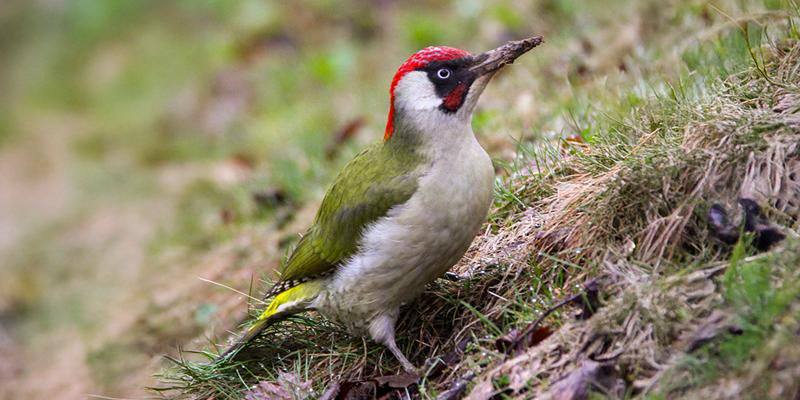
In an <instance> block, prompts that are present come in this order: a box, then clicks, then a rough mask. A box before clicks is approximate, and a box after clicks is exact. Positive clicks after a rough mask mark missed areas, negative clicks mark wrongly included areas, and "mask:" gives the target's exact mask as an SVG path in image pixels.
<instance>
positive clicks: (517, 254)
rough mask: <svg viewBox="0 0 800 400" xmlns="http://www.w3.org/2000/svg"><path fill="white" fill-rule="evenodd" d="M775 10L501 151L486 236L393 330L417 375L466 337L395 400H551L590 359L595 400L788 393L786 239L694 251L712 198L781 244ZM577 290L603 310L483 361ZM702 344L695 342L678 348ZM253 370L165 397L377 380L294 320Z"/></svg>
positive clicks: (780, 87)
mask: <svg viewBox="0 0 800 400" xmlns="http://www.w3.org/2000/svg"><path fill="white" fill-rule="evenodd" d="M786 11H787V13H786V14H783V16H781V13H780V12H776V13H775V14H769V13H760V14H750V15H745V16H743V17H741V19H738V20H736V22H731V23H730V24H729V25H728V26H727V27H720V26H712V27H711V28H709V29H708V31H703V32H702V33H701V34H697V35H699V36H700V37H701V38H703V39H704V40H703V41H701V43H700V44H699V45H687V47H688V48H687V49H685V51H683V52H680V53H679V56H680V61H679V60H678V59H676V58H674V57H671V55H669V54H667V55H662V56H661V57H659V58H657V59H655V60H651V61H652V62H653V63H658V62H659V61H660V62H664V63H668V62H680V63H681V64H682V65H683V66H684V67H685V68H686V69H685V70H683V71H680V72H679V73H678V76H677V77H676V78H673V79H670V80H669V81H668V82H669V83H666V84H665V83H661V82H662V81H660V79H658V78H655V79H654V78H651V77H650V76H649V74H648V73H647V68H648V67H649V66H633V68H635V69H636V68H641V70H638V71H636V72H634V74H636V73H639V74H641V75H640V76H639V78H640V81H639V82H636V83H631V82H630V81H629V80H624V79H623V80H620V81H619V82H614V86H611V84H610V83H609V82H608V81H605V82H602V83H600V84H596V85H597V86H595V85H592V84H588V85H586V86H585V87H582V88H581V89H580V90H576V91H577V93H576V94H575V98H577V100H575V101H576V102H579V101H580V100H581V99H582V98H584V97H583V96H585V98H586V99H593V97H592V95H593V94H594V93H593V92H594V91H610V92H612V94H606V97H605V98H604V100H606V99H614V100H606V101H607V102H608V103H609V106H610V107H604V106H595V105H592V106H589V105H586V104H576V105H572V107H571V108H570V111H572V113H571V114H570V116H571V118H572V119H571V120H570V121H569V122H570V123H571V124H572V126H573V129H576V130H578V132H580V134H581V136H582V137H583V140H584V141H585V142H586V143H585V144H578V145H573V146H571V147H568V148H566V149H560V148H559V147H560V145H559V144H558V143H555V144H550V143H549V142H538V143H532V144H522V145H521V146H522V147H521V149H520V152H519V158H518V159H516V160H514V162H512V163H510V165H509V168H510V171H508V172H509V176H508V177H507V178H506V179H504V180H502V181H501V182H499V183H498V201H497V204H496V208H495V212H494V214H493V215H494V216H493V227H492V229H491V230H488V231H487V233H486V234H484V235H483V236H481V237H480V238H479V239H478V241H477V243H476V245H475V246H474V247H473V250H472V251H471V252H470V253H469V255H468V257H467V259H466V260H465V261H464V262H462V264H461V265H460V266H459V267H458V268H457V269H458V270H459V271H460V272H464V273H467V274H468V276H473V277H472V278H469V279H468V280H467V281H466V282H463V283H457V284H453V283H444V282H439V283H437V284H435V285H433V286H432V287H431V288H430V290H429V292H428V294H427V295H426V298H425V299H423V300H420V301H418V302H417V303H415V304H413V305H412V306H410V308H411V309H412V310H410V311H409V312H408V313H407V314H406V318H405V319H404V320H403V321H402V323H401V329H402V331H403V332H404V335H403V342H404V343H403V344H402V345H403V346H404V347H405V348H406V351H407V352H409V353H410V354H412V358H413V359H414V360H416V362H417V363H418V364H422V363H423V362H426V361H427V362H428V363H429V364H428V366H429V367H430V363H431V362H432V360H436V359H437V357H442V356H443V355H444V354H446V353H447V352H448V351H451V350H453V349H454V348H455V347H457V344H458V343H464V341H465V340H466V341H468V344H467V346H466V348H465V351H464V354H463V358H462V359H461V360H460V361H459V362H456V363H450V364H449V365H448V366H447V367H446V368H445V370H444V371H438V370H437V372H435V373H434V374H432V375H431V376H430V377H428V378H426V379H425V380H424V381H423V383H422V384H421V385H420V387H419V388H416V389H414V390H412V391H411V393H419V395H420V396H421V397H422V398H435V397H436V396H437V395H438V393H440V392H441V391H443V390H445V389H447V388H449V387H450V385H452V384H453V382H454V381H455V380H457V379H458V378H459V377H464V376H470V377H471V376H472V375H476V376H475V377H474V378H471V383H470V389H469V391H468V393H469V397H468V398H474V399H485V398H490V397H491V398H494V397H498V398H505V397H512V398H516V397H523V398H527V397H538V396H544V395H554V396H557V395H558V394H559V393H563V390H566V389H564V387H563V386H559V384H558V381H559V380H561V379H563V378H564V377H566V376H568V374H569V373H570V372H573V371H576V370H579V369H580V368H581V366H584V365H586V364H585V363H587V360H602V362H603V366H604V368H605V369H604V370H603V371H604V372H603V376H601V377H593V378H597V379H608V380H610V381H611V382H613V383H614V384H613V385H609V386H608V387H602V388H597V389H598V390H599V391H600V392H601V393H603V392H604V393H605V395H606V396H610V397H617V396H650V397H657V398H661V397H670V398H672V397H675V396H686V397H688V398H694V397H696V396H700V395H701V394H700V393H702V395H703V396H710V397H713V398H722V397H738V396H745V397H759V398H761V397H773V398H782V397H784V396H791V395H792V394H794V393H797V390H798V387H797V383H796V379H797V377H798V372H799V371H797V370H796V368H795V367H794V365H796V364H795V363H796V357H797V354H794V352H787V353H782V352H780V350H779V349H781V348H784V346H787V345H788V344H789V343H791V341H792V340H794V339H795V338H796V336H794V335H795V333H794V332H796V325H797V306H798V304H797V294H798V289H799V287H798V280H797V270H796V266H797V250H798V242H797V240H796V239H790V240H788V241H787V242H786V243H785V244H784V245H783V246H782V247H781V248H780V249H778V250H775V251H774V252H771V253H767V254H762V255H757V256H756V255H752V249H750V247H749V246H748V245H746V243H744V242H742V243H740V244H739V245H738V247H737V248H736V250H735V251H733V253H732V252H731V250H730V249H729V248H725V247H724V246H720V245H718V244H717V243H716V242H715V241H714V239H713V238H711V237H710V236H709V232H708V230H707V227H706V222H705V217H704V216H705V212H706V210H707V209H708V207H709V206H710V204H712V203H713V202H723V203H725V202H727V203H731V202H735V200H736V198H737V197H738V196H740V195H741V196H747V197H754V198H756V199H757V200H759V201H760V202H761V203H762V204H764V205H766V206H768V207H769V210H770V211H769V212H770V215H772V216H773V217H774V218H775V219H776V220H777V221H779V222H780V223H781V224H783V225H784V226H786V227H787V228H789V229H794V230H796V229H797V226H798V222H797V212H798V210H797V208H796V207H797V206H796V204H797V201H798V199H797V195H798V192H797V182H796V179H797V178H796V175H792V174H796V173H797V172H796V171H793V170H791V169H792V168H794V167H793V165H794V164H792V163H796V162H797V161H792V160H797V157H798V153H797V150H798V149H797V148H796V146H795V145H792V144H790V143H795V142H797V141H798V139H799V138H800V137H798V129H799V127H798V122H797V119H796V118H797V117H796V114H797V111H798V107H799V106H800V103H798V99H797V97H796V96H797V94H796V93H797V91H798V84H800V80H798V75H797V74H796V73H795V72H796V71H797V69H798V68H800V58H798V56H799V55H800V47H798V42H797V39H798V36H797V32H796V30H794V27H793V25H792V23H793V22H794V23H796V21H791V20H789V19H788V18H787V16H788V15H793V16H794V17H795V18H796V16H797V14H796V12H797V11H796V10H791V9H790V8H787V9H786ZM717 12H721V11H719V10H717ZM737 18H738V17H737ZM763 27H769V28H768V29H766V30H765V29H763ZM739 28H741V30H740V29H739ZM709 31H711V32H713V33H709ZM662 57H663V58H662ZM684 71H690V72H684ZM609 86H611V88H609ZM779 104H783V106H781V107H779V106H778V105H779ZM745 171H750V173H749V174H746V173H745ZM768 171H769V172H768ZM768 188H780V189H779V190H772V191H767V190H765V189H768ZM790 203H791V204H793V205H790ZM748 252H750V254H749V255H750V256H749V257H746V256H748ZM729 265H730V266H729ZM725 267H727V268H725ZM478 272H479V273H478ZM588 277H591V278H594V279H597V280H599V282H601V285H602V290H601V292H602V296H603V298H604V301H603V304H604V307H602V308H601V309H600V311H599V312H598V313H597V314H596V315H595V316H594V317H593V318H591V319H589V320H587V321H575V320H574V319H573V318H572V317H571V314H570V313H569V312H568V311H564V310H562V311H560V312H557V313H556V314H555V316H553V317H551V318H550V319H549V320H547V324H548V325H549V326H551V327H560V328H559V329H558V330H557V331H556V333H555V334H554V335H553V337H551V338H550V339H548V340H547V341H545V342H543V343H542V344H540V345H538V346H535V347H532V348H531V349H529V350H527V351H525V352H523V353H521V354H517V355H515V356H513V357H512V356H508V355H506V354H504V353H502V352H499V351H498V350H497V349H496V348H495V344H496V341H497V339H498V338H499V337H500V336H503V335H504V334H506V333H508V332H511V331H513V330H514V329H521V328H523V327H524V326H525V325H526V324H527V323H529V322H530V321H531V320H532V319H535V317H536V316H537V315H539V314H540V313H541V311H542V310H543V309H544V308H545V306H546V305H549V304H551V303H553V302H554V299H556V298H559V297H562V296H563V295H565V294H566V293H570V292H574V291H575V289H576V287H575V285H576V284H577V283H579V282H581V281H583V280H585V279H587V278H588ZM420 315H423V316H428V317H426V318H419V317H417V316H420ZM730 327H735V328H730ZM726 329H727V330H726ZM709 331H711V332H712V333H711V334H710V333H708V332H709ZM728 331H735V332H737V333H736V334H735V335H734V334H729V333H727V332H728ZM703 335H706V336H708V335H710V337H707V338H705V339H707V340H710V344H708V345H706V346H700V347H699V350H697V349H694V347H695V346H697V345H696V344H694V343H695V342H697V341H698V339H696V337H698V336H703ZM690 348H691V351H689V349H690ZM253 359H254V360H257V361H254V362H244V363H241V364H223V365H204V364H202V363H201V364H195V363H192V362H187V361H181V362H180V363H179V364H180V368H179V370H178V371H179V374H187V375H184V376H183V378H184V379H186V378H189V377H191V378H190V379H189V380H183V381H177V382H175V383H178V385H179V386H181V385H186V386H185V388H184V389H182V390H184V391H187V392H188V393H194V394H203V396H205V395H209V394H211V393H216V394H218V395H219V394H225V395H226V396H234V397H235V396H236V394H235V393H237V392H239V393H241V392H240V391H241V390H242V387H241V386H240V385H241V383H242V379H244V381H248V380H249V381H257V380H266V381H278V382H283V385H285V386H289V387H291V386H292V385H290V384H288V383H286V380H285V379H286V378H285V377H284V378H281V376H279V375H276V373H277V371H281V370H289V371H294V372H293V373H294V374H295V375H296V376H297V377H299V378H295V379H300V380H303V379H310V380H311V382H313V383H314V387H316V388H317V390H318V391H321V390H322V388H323V387H325V386H326V385H327V384H328V383H329V382H332V381H333V382H335V381H340V380H353V379H356V380H358V379H363V378H364V377H368V376H372V375H374V374H380V373H387V372H391V371H392V370H393V368H392V362H391V358H390V357H387V356H386V353H385V351H384V350H383V349H381V348H375V346H370V347H364V345H363V344H362V343H361V342H360V341H359V340H356V339H351V338H348V337H346V335H343V334H341V333H339V332H338V330H337V329H336V328H335V327H333V326H329V325H327V324H325V323H323V322H320V321H317V320H314V319H305V318H303V319H298V320H297V321H295V322H294V323H293V324H289V325H288V326H284V327H282V328H279V329H277V330H276V331H275V332H273V333H272V335H268V337H267V338H265V340H264V341H263V342H262V343H260V346H259V349H258V350H256V351H254V354H253ZM776 365H777V367H775V366H776ZM387 368H388V369H387ZM770 368H772V370H771V369H770ZM432 369H433V370H436V368H432ZM237 371H238V372H237ZM179 376H180V375H179ZM174 377H175V376H173V378H174ZM318 393H320V392H318ZM398 393H402V391H400V392H398Z"/></svg>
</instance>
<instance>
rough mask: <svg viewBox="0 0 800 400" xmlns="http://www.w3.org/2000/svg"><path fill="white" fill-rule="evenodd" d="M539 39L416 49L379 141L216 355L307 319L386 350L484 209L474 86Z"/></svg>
mask: <svg viewBox="0 0 800 400" xmlns="http://www.w3.org/2000/svg"><path fill="white" fill-rule="evenodd" d="M541 43H542V37H541V36H535V37H531V38H528V39H522V40H516V41H511V42H508V43H506V44H504V45H502V46H500V47H497V48H495V49H493V50H489V51H487V52H484V53H481V54H478V55H473V54H471V53H469V52H467V51H465V50H460V49H457V48H453V47H446V46H434V47H426V48H424V49H422V50H420V51H418V52H416V53H414V54H413V55H411V56H410V57H409V58H408V59H407V60H406V61H405V62H403V63H402V65H401V66H400V67H399V68H398V70H397V72H396V73H395V74H394V78H393V79H392V81H391V85H390V89H389V95H390V99H389V101H390V104H389V112H388V118H387V123H386V129H385V130H384V134H383V140H381V141H378V142H376V143H374V144H373V145H370V146H368V147H366V148H365V149H364V150H363V151H361V152H360V153H358V154H357V155H356V156H355V157H354V158H353V159H352V160H351V161H350V162H349V163H348V164H346V166H345V167H344V168H343V169H342V170H341V172H340V173H339V174H338V176H337V177H336V178H335V180H334V182H333V184H332V186H330V187H329V189H328V191H327V192H326V194H325V196H324V197H323V200H322V203H321V205H320V207H319V210H318V211H317V214H316V217H315V219H314V221H313V223H312V225H311V226H310V227H309V228H308V230H307V231H306V232H305V234H304V235H302V237H301V238H300V240H299V241H298V243H297V244H296V246H295V247H294V249H293V250H292V251H291V252H290V254H289V256H288V257H287V259H286V261H285V263H283V264H282V266H281V267H279V278H278V280H277V281H276V283H275V284H274V285H273V287H272V288H271V289H270V290H268V291H267V293H266V296H265V298H266V299H268V298H272V300H271V301H270V302H269V304H268V306H267V307H266V309H265V310H264V311H263V312H262V313H261V314H260V316H259V317H257V318H256V319H255V321H254V322H253V323H252V325H251V326H250V328H248V329H247V330H246V331H245V333H244V334H243V335H242V336H241V337H240V338H239V339H238V340H236V341H235V342H234V344H233V345H231V346H230V348H229V349H228V350H227V351H225V352H224V353H223V354H222V355H221V356H220V357H221V358H222V359H227V358H229V357H235V355H236V354H237V353H238V352H239V351H240V350H241V349H243V348H244V347H246V346H247V344H248V343H249V342H251V341H252V340H253V339H255V338H256V337H258V336H259V335H260V334H261V333H262V331H263V330H264V329H265V328H266V327H268V326H270V325H272V324H274V323H276V322H278V321H281V320H283V319H285V318H286V317H288V316H290V315H294V314H298V313H302V312H306V311H310V310H314V311H316V312H317V313H318V314H319V315H321V316H323V317H325V318H328V319H329V320H332V321H335V322H337V323H338V324H340V325H341V326H343V327H344V328H346V330H347V331H348V332H350V333H351V334H353V335H358V336H369V337H371V338H372V340H374V341H375V342H376V343H379V344H382V345H384V346H385V347H386V348H388V350H389V351H390V352H391V353H392V354H393V355H394V357H395V358H396V359H397V360H398V361H399V363H400V364H401V366H402V368H403V369H404V370H405V371H406V372H408V373H416V368H415V366H414V364H412V363H411V362H410V361H409V360H408V358H407V357H406V356H405V355H404V354H403V353H402V351H401V350H400V348H399V347H398V346H397V343H396V339H395V336H396V333H395V324H396V321H397V319H398V315H399V310H400V307H401V306H403V305H405V304H408V303H409V302H411V301H412V300H414V299H415V298H416V297H417V296H419V295H420V294H421V293H422V292H423V290H424V288H425V286H426V284H428V283H430V282H432V281H434V280H436V279H437V278H439V277H441V276H442V275H444V274H445V273H446V272H447V271H448V270H449V269H450V268H451V267H452V266H453V265H455V264H456V263H457V262H458V261H459V260H460V259H461V257H462V256H463V255H464V253H465V252H466V251H467V249H468V248H469V246H470V244H471V243H472V241H473V240H474V238H475V236H476V235H477V234H478V232H479V230H480V227H481V225H482V224H483V223H484V222H485V220H486V218H487V214H488V210H489V207H490V205H491V202H492V199H493V190H494V179H495V177H494V168H493V166H492V160H491V158H490V157H489V155H488V154H487V153H486V151H485V150H484V149H483V147H482V146H481V145H480V144H479V143H478V140H477V139H476V137H475V134H474V133H473V130H472V126H471V124H472V115H473V112H474V110H475V106H476V104H477V102H478V98H479V97H480V96H481V93H482V92H483V90H484V88H486V85H487V84H488V83H489V81H490V80H491V79H492V77H493V76H494V75H495V73H496V72H497V71H498V70H500V69H501V68H503V67H504V66H505V65H507V64H510V63H512V62H513V61H514V60H515V59H516V58H518V57H519V56H521V55H522V54H524V53H526V52H528V51H529V50H531V49H532V48H534V47H536V46H538V45H540V44H541Z"/></svg>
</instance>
